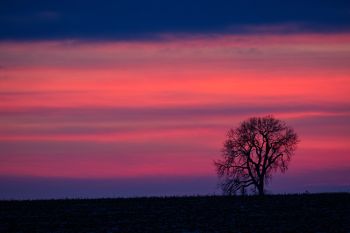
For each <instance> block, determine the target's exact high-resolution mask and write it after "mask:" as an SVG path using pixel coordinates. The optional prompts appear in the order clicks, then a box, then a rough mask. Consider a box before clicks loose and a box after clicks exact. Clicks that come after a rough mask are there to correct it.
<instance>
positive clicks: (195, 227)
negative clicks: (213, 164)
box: [0, 193, 350, 233]
mask: <svg viewBox="0 0 350 233" xmlns="http://www.w3.org/2000/svg"><path fill="white" fill-rule="evenodd" d="M0 232H9V233H10V232H30V233H35V232H50V233H55V232H74V233H77V232H84V233H86V232H132V233H138V232H179V233H180V232H181V233H185V232H192V233H194V232H196V233H197V232H198V233H199V232H350V193H336V194H302V195H268V196H264V197H259V196H232V197H228V196H191V197H166V198H159V197H157V198H117V199H74V200H69V199H67V200H36V201H0Z"/></svg>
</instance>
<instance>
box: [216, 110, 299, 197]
mask: <svg viewBox="0 0 350 233" xmlns="http://www.w3.org/2000/svg"><path fill="white" fill-rule="evenodd" d="M298 142H299V140H298V136H297V134H296V133H295V132H294V130H293V129H292V128H291V127H288V126H287V125H286V123H285V122H283V121H281V120H278V119H275V118H274V117H272V116H266V117H252V118H249V119H248V120H246V121H243V122H242V123H241V124H240V125H239V126H238V127H237V128H235V129H230V130H229V131H228V133H227V138H226V141H225V143H224V148H223V150H222V157H223V159H221V160H217V161H215V166H216V170H217V174H218V176H219V178H220V184H221V188H222V190H223V191H224V193H226V194H230V195H231V194H236V193H237V191H240V192H241V193H242V194H243V193H245V192H246V189H247V188H248V187H253V191H256V190H257V191H258V194H259V195H264V193H265V190H264V187H265V184H267V183H268V181H269V180H270V179H271V177H272V174H273V173H274V172H276V171H277V170H280V171H281V172H282V173H284V172H285V171H286V170H287V169H288V163H289V161H290V159H291V157H292V155H293V154H294V151H295V149H296V145H297V143H298Z"/></svg>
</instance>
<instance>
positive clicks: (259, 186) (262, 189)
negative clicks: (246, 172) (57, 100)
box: [258, 181, 265, 196]
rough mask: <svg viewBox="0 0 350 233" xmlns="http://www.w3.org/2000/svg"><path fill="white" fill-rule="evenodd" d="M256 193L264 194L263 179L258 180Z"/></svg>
mask: <svg viewBox="0 0 350 233" xmlns="http://www.w3.org/2000/svg"><path fill="white" fill-rule="evenodd" d="M258 194H259V196H264V195H265V192H264V181H262V182H260V183H259V184H258Z"/></svg>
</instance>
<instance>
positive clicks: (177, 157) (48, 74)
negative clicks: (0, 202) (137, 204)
mask: <svg viewBox="0 0 350 233" xmlns="http://www.w3.org/2000/svg"><path fill="white" fill-rule="evenodd" d="M0 27H1V31H0V199H28V198H30V199H38V198H62V197H124V196H127V197H129V196H154V195H156V196H163V195H193V194H220V193H221V191H220V190H219V189H218V187H217V183H218V179H217V177H216V174H215V167H214V164H213V161H214V160H216V159H219V158H220V153H221V149H222V147H223V142H224V140H225V137H226V132H227V131H228V130H229V129H230V128H234V127H237V126H238V124H239V123H240V122H242V121H243V120H245V119H247V118H249V117H252V116H266V115H270V114H272V115H273V116H274V117H276V118H278V119H281V120H283V121H285V122H286V123H287V124H288V125H289V126H291V127H293V128H294V129H295V131H296V132H297V134H298V135H299V138H300V143H299V145H298V149H297V151H296V153H295V155H294V156H293V158H292V161H291V163H290V166H289V170H288V171H287V173H286V174H279V173H277V174H275V176H274V177H273V179H272V181H271V183H270V184H269V186H268V187H267V189H268V193H300V192H305V191H309V192H337V191H347V192H349V191H350V178H349V177H350V143H349V142H350V2H349V1H319V0H318V1H313V0H311V1H307V2H305V1H301V0H295V1H290V0H287V1H257V0H255V1H249V2H248V1H225V0H219V1H209V0H202V1H196V0H193V1H184V0H177V1H175V0H170V1H160V0H150V1H136V0H134V1H103V0H100V1H82V0H77V1H64V0H61V1H40V0H39V1H19V0H12V1H7V0H4V1H1V3H0Z"/></svg>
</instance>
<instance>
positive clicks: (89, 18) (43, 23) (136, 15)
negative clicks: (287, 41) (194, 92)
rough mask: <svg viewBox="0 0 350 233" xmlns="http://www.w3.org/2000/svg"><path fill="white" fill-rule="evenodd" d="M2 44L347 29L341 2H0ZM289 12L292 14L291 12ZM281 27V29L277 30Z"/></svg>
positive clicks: (346, 6) (347, 18)
mask: <svg viewBox="0 0 350 233" xmlns="http://www.w3.org/2000/svg"><path fill="white" fill-rule="evenodd" d="M0 9H1V10H0V15H1V20H0V27H1V28H2V30H1V33H0V39H2V40H47V39H72V38H75V39H77V38H79V39H84V40H147V39H148V40H150V39H151V40H154V39H156V40H159V39H161V38H162V37H161V35H162V34H177V35H183V34H206V35H210V34H242V33H243V34H256V33H266V32H268V33H273V32H277V33H287V34H289V33H300V32H322V33H329V32H343V31H349V22H350V16H349V13H348V12H349V9H350V5H349V3H348V2H347V1H322V2H320V1H316V0H311V1H308V2H305V1H301V0H295V1H284V2H283V3H282V2H279V1H274V0H269V1H264V2H261V1H258V0H256V1H251V2H249V3H246V2H243V1H227V0H220V1H216V2H215V3H214V2H213V1H210V0H201V1H199V0H198V1H197V0H195V1H190V2H189V1H184V0H180V1H179V0H177V1H175V0H171V1H166V2H164V1H161V0H151V1H147V2H145V1H118V2H110V1H99V2H95V1H82V0H79V1H75V2H74V3H72V2H70V1H50V3H48V2H47V1H36V2H35V3H30V4H28V2H26V1H23V0H16V1H2V2H1V7H0ZM295 12H298V13H297V14H296V13H295ZM281 25H282V26H281Z"/></svg>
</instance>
